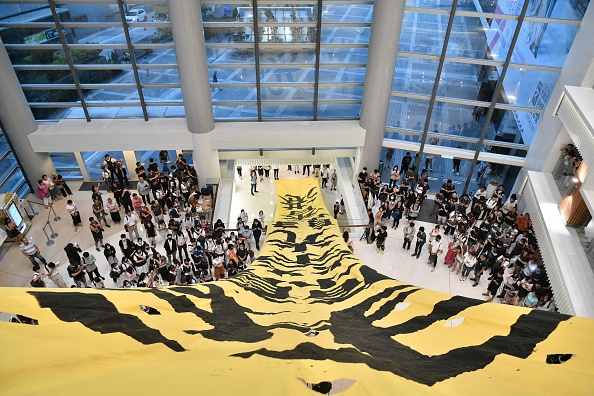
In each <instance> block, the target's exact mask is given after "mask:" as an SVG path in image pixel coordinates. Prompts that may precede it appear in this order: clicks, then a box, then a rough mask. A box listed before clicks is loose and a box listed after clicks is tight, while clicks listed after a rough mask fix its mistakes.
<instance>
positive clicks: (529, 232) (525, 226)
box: [358, 157, 552, 308]
mask: <svg viewBox="0 0 594 396" xmlns="http://www.w3.org/2000/svg"><path fill="white" fill-rule="evenodd" d="M411 158H412V157H411ZM403 161H404V160H403ZM409 165H410V161H407V162H406V163H405V164H404V168H405V169H406V171H405V172H404V173H402V172H401V171H400V170H399V169H398V166H395V167H394V168H393V169H392V170H391V172H390V180H389V183H388V184H387V185H386V184H384V183H383V182H382V180H381V175H380V172H379V170H378V169H375V170H374V171H373V172H372V173H371V174H367V169H366V168H364V169H363V171H362V172H361V173H360V174H359V176H358V181H359V183H360V186H361V188H362V191H363V195H364V196H365V197H366V201H367V203H368V216H369V226H368V227H367V229H366V231H365V235H364V237H365V238H366V239H367V243H375V244H376V248H377V249H376V250H377V252H378V253H379V252H381V253H382V254H384V252H385V249H386V243H387V241H388V238H387V236H388V234H387V231H388V229H389V228H391V229H393V230H396V229H398V228H399V227H400V224H401V221H402V222H403V223H404V226H403V228H402V237H403V244H402V248H401V249H402V251H410V250H411V249H413V252H412V254H411V256H412V257H416V258H417V259H419V258H420V257H421V255H422V254H423V248H424V247H425V245H427V244H428V249H426V251H427V260H428V262H429V263H430V264H432V265H431V271H432V272H433V271H435V268H436V266H437V263H438V261H439V258H440V257H443V263H444V264H445V265H447V267H448V268H449V269H450V270H451V272H453V273H455V274H456V275H459V276H460V278H459V280H460V282H465V281H466V280H471V281H472V282H473V284H472V286H474V287H477V286H479V284H480V281H481V278H482V277H483V275H488V279H487V282H485V283H484V285H486V291H485V293H484V296H486V297H487V298H488V300H489V301H492V300H493V299H494V298H495V297H498V298H500V299H501V300H502V301H503V302H505V303H507V304H513V305H523V306H526V307H531V308H534V307H536V306H538V305H541V304H544V303H546V302H547V301H549V300H551V298H552V291H551V286H550V283H549V280H548V278H547V275H546V271H545V268H544V266H543V265H542V263H541V262H539V259H538V257H539V252H538V243H537V240H536V237H535V235H534V231H533V229H532V222H531V220H530V214H529V213H523V214H522V213H519V212H518V198H517V196H516V194H511V195H510V196H509V197H507V199H506V197H505V191H504V187H503V186H502V185H499V186H498V188H497V189H496V190H495V191H494V192H493V194H492V196H487V189H486V187H484V186H483V187H481V188H480V189H479V190H478V191H477V192H476V193H475V194H473V195H472V197H471V196H469V195H468V194H462V195H461V196H458V194H457V191H456V186H455V184H454V183H453V182H452V180H447V181H446V182H445V183H444V184H443V185H442V186H441V189H440V191H439V192H437V193H436V194H435V198H434V203H433V205H431V206H430V207H427V205H426V206H425V208H423V202H424V200H425V199H426V198H427V194H428V192H429V188H428V183H427V176H426V171H425V170H424V169H423V170H422V171H421V172H420V173H419V174H417V172H416V171H415V167H414V165H412V166H411V167H409ZM422 210H425V211H429V210H431V213H430V214H429V217H430V218H431V219H434V220H432V222H433V221H434V222H435V223H437V224H436V225H435V227H434V228H433V229H432V230H430V231H428V230H426V229H425V227H424V226H420V227H418V228H417V224H416V223H415V221H416V220H417V218H418V216H419V213H421V211H422ZM413 242H414V244H413ZM413 246H414V248H413ZM511 268H513V271H511V270H510V271H508V272H510V273H509V274H508V276H507V277H506V276H505V273H506V269H511ZM504 278H505V279H504Z"/></svg>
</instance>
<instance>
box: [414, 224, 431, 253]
mask: <svg viewBox="0 0 594 396" xmlns="http://www.w3.org/2000/svg"><path fill="white" fill-rule="evenodd" d="M425 242H427V234H426V233H425V227H419V231H418V232H417V243H416V245H415V252H414V253H413V254H411V256H417V259H418V258H419V257H420V256H421V250H422V249H423V245H424V244H425Z"/></svg>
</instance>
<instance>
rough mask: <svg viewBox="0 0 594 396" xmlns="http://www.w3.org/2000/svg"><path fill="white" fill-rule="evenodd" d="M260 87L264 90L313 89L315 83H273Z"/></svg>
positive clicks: (263, 84)
mask: <svg viewBox="0 0 594 396" xmlns="http://www.w3.org/2000/svg"><path fill="white" fill-rule="evenodd" d="M262 86H263V87H265V88H276V87H281V88H295V87H296V88H314V87H315V83H310V82H307V83H300V82H290V83H283V82H273V83H262Z"/></svg>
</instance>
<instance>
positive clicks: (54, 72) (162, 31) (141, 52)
mask: <svg viewBox="0 0 594 396" xmlns="http://www.w3.org/2000/svg"><path fill="white" fill-rule="evenodd" d="M54 3H55V8H54V7H50V4H49V3H48V2H43V1H39V2H38V3H36V4H30V2H19V1H4V2H3V4H2V5H0V37H1V38H2V40H3V42H4V43H5V45H6V48H7V50H8V54H9V56H10V58H11V61H12V63H13V66H14V69H15V70H16V73H17V76H18V78H19V81H20V82H21V84H22V87H23V90H24V92H25V95H26V97H27V99H28V101H29V104H30V106H31V109H32V111H33V114H34V116H35V118H36V119H37V120H59V119H61V118H87V119H93V118H129V117H145V118H146V117H148V116H151V117H169V116H171V117H175V116H183V115H184V111H183V103H182V95H181V87H180V81H179V74H178V71H177V63H176V62H177V61H176V57H175V50H174V48H173V37H172V34H171V25H170V22H169V14H168V9H167V6H166V5H163V4H161V3H163V2H162V1H161V2H158V1H156V0H155V1H150V0H149V1H146V2H144V3H137V2H130V1H125V3H124V7H123V11H124V19H125V20H123V19H122V17H121V13H120V9H119V7H118V4H117V2H116V1H115V0H107V1H105V0H101V1H97V2H96V3H93V2H81V1H59V0H58V1H55V2H54ZM56 19H57V22H56ZM65 51H66V52H65Z"/></svg>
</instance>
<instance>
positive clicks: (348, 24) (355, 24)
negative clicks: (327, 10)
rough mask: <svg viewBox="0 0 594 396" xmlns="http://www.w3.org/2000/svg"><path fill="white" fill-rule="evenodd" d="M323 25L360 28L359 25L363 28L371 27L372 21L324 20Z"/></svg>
mask: <svg viewBox="0 0 594 396" xmlns="http://www.w3.org/2000/svg"><path fill="white" fill-rule="evenodd" d="M323 27H325V28H326V27H327V28H342V27H344V28H358V27H362V28H368V27H369V28H370V27H371V23H370V22H324V26H323Z"/></svg>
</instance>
